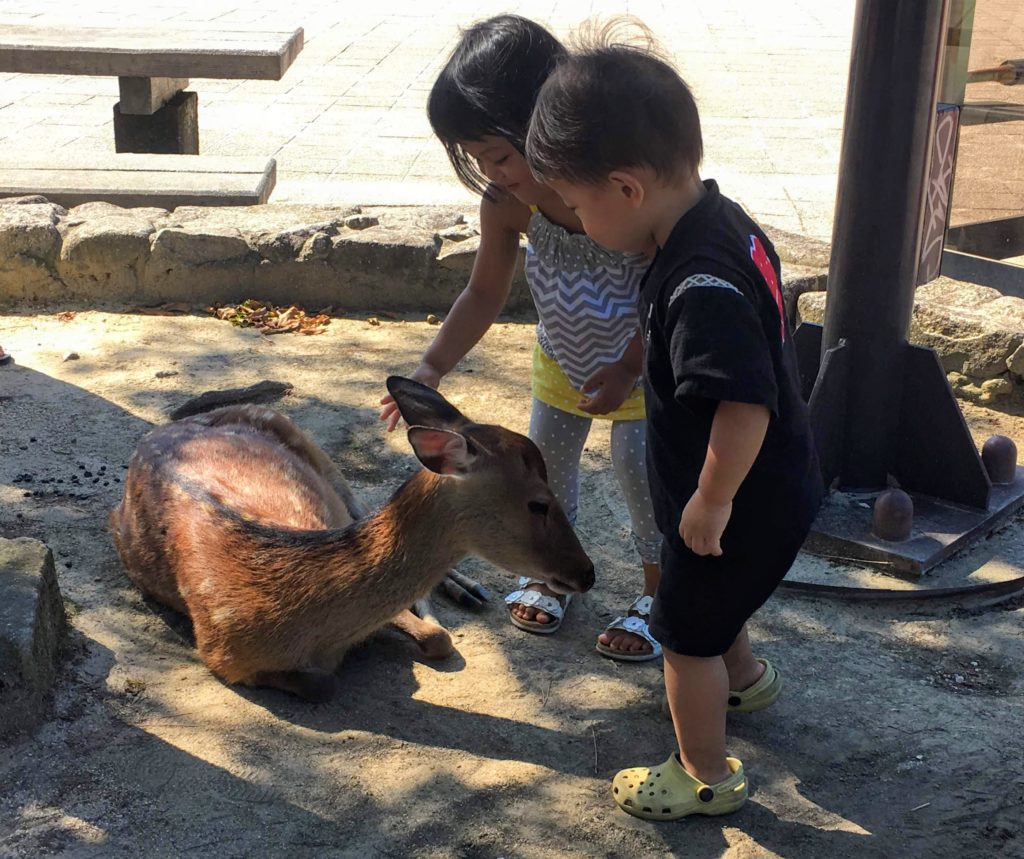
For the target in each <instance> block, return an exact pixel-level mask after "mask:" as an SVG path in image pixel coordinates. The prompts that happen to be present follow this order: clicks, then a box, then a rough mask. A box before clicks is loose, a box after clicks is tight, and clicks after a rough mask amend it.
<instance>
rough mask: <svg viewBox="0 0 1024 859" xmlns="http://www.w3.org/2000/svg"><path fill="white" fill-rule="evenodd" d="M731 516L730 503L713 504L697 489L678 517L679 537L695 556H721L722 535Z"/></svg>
mask: <svg viewBox="0 0 1024 859" xmlns="http://www.w3.org/2000/svg"><path fill="white" fill-rule="evenodd" d="M731 515H732V502H731V501H729V502H727V503H725V504H715V503H713V502H711V501H709V500H708V499H707V498H705V497H704V495H703V494H702V493H701V491H700V490H699V489H698V490H697V491H696V492H694V493H693V495H691V496H690V500H689V501H687V502H686V506H685V507H684V508H683V515H682V516H680V517H679V536H680V537H682V538H683V542H684V543H685V544H686V547H687V548H688V549H689V550H690V551H691V552H693V553H694V554H695V555H721V554H722V543H721V540H722V534H723V533H724V531H725V526H726V525H728V524H729V517H730V516H731Z"/></svg>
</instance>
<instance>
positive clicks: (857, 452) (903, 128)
mask: <svg viewBox="0 0 1024 859" xmlns="http://www.w3.org/2000/svg"><path fill="white" fill-rule="evenodd" d="M947 6H948V0H859V2H858V3H857V11H856V16H857V17H856V22H855V25H854V33H853V47H852V51H851V58H850V78H849V88H848V91H847V96H846V118H845V123H844V129H843V144H842V153H841V160H840V173H839V186H838V190H837V193H836V215H835V221H834V226H833V231H832V261H831V266H830V268H829V278H828V294H829V296H828V304H827V309H826V312H825V326H824V333H823V337H822V354H824V352H825V351H826V350H828V349H830V348H832V347H835V346H837V345H839V342H840V340H845V341H846V343H847V348H848V349H849V350H850V363H849V376H848V389H847V393H848V400H847V406H846V416H847V420H846V427H845V433H844V436H845V444H844V446H843V447H844V450H843V451H842V454H841V465H840V471H839V482H840V485H841V486H845V487H850V488H854V487H856V488H879V487H884V486H885V484H886V478H887V475H888V465H889V462H890V459H891V457H890V453H891V451H892V449H893V444H894V437H895V435H896V433H898V432H899V414H900V404H901V397H902V380H903V366H904V363H903V362H904V357H905V350H906V344H907V332H908V330H909V327H910V317H911V313H912V311H913V305H914V286H915V280H916V275H917V262H918V256H919V255H918V242H919V238H920V233H921V219H922V215H923V206H922V203H923V199H924V191H925V178H926V175H927V169H928V156H929V150H930V143H931V138H932V134H933V128H934V122H935V96H936V88H937V82H938V66H939V56H940V46H941V43H942V41H943V36H944V32H943V26H944V22H945V18H946V9H947Z"/></svg>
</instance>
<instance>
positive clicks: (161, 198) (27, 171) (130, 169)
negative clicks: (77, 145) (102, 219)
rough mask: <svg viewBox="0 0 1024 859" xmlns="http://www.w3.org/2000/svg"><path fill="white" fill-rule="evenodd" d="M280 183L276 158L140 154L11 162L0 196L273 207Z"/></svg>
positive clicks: (1, 174)
mask: <svg viewBox="0 0 1024 859" xmlns="http://www.w3.org/2000/svg"><path fill="white" fill-rule="evenodd" d="M276 179H277V164H276V162H275V161H274V159H273V158H271V159H270V160H269V161H268V160H266V159H264V158H245V157H234V156H218V155H137V154H135V155H133V154H124V155H90V156H88V157H83V158H80V159H71V160H69V159H68V158H65V157H61V158H60V159H56V158H38V159H25V158H20V159H11V158H7V159H5V160H4V161H3V163H0V197H19V196H27V195H31V194H42V195H43V196H44V197H46V198H47V199H48V200H50V201H51V202H53V203H57V204H58V205H61V206H65V207H70V206H77V205H79V204H81V203H88V202H93V201H101V202H107V203H113V204H115V205H117V206H123V207H125V208H133V207H138V206H155V207H158V208H161V209H173V208H176V207H178V206H251V205H257V204H260V203H265V202H267V199H268V198H269V197H270V192H271V191H272V190H273V189H274V183H275V181H276Z"/></svg>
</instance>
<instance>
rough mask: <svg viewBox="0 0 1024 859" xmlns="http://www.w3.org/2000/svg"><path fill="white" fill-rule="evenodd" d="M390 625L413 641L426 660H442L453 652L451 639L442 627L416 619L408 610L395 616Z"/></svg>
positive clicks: (428, 621) (430, 621) (429, 621)
mask: <svg viewBox="0 0 1024 859" xmlns="http://www.w3.org/2000/svg"><path fill="white" fill-rule="evenodd" d="M391 625H392V626H394V627H395V629H397V630H398V631H399V632H403V633H405V634H406V635H408V636H409V638H411V639H412V640H413V641H415V642H416V643H417V644H418V645H419V648H420V650H421V651H422V652H423V655H424V656H426V657H427V658H428V659H443V658H444V657H445V656H450V655H451V654H452V653H454V652H455V647H454V645H453V644H452V637H451V636H450V635H449V634H448V631H447V630H446V629H445V628H444V627H443V626H440V625H439V624H437V623H435V622H434V621H432V620H423V619H421V618H418V617H416V615H414V614H413V613H412V611H410V610H409V609H404V610H403V611H400V612H399V613H398V614H396V615H395V616H394V617H393V618H392V619H391Z"/></svg>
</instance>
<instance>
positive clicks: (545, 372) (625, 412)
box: [530, 343, 647, 421]
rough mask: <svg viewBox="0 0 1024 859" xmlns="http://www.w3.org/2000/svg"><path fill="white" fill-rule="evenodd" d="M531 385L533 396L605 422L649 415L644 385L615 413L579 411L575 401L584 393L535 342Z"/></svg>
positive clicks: (641, 417) (577, 413)
mask: <svg viewBox="0 0 1024 859" xmlns="http://www.w3.org/2000/svg"><path fill="white" fill-rule="evenodd" d="M530 387H531V389H532V392H533V396H534V397H535V398H536V399H538V400H540V401H541V402H542V403H547V404H548V405H549V406H554V407H555V408H556V409H561V410H562V411H563V412H568V413H569V414H571V415H578V416H579V417H581V418H597V419H598V420H606V421H642V420H644V419H645V418H646V417H647V412H646V410H645V409H644V389H643V386H642V385H638V386H637V387H635V388H634V389H633V392H632V393H631V394H630V395H629V396H628V397H626V399H625V400H623V402H622V405H621V406H619V407H618V408H617V409H616V410H615V411H614V412H609V413H608V414H606V415H592V414H589V413H587V412H582V411H580V410H579V409H578V408H577V407H576V404H577V403H579V401H580V400H582V399H583V395H582V394H581V393H580V392H579V391H578V390H576V388H574V387H573V386H572V382H570V381H569V377H568V376H566V375H565V373H563V372H562V368H561V367H559V366H558V362H557V361H555V360H554V359H553V358H550V357H548V355H546V354H545V352H544V350H543V349H541V347H540V343H536V344H534V347H533V378H532V380H531V384H530Z"/></svg>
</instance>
